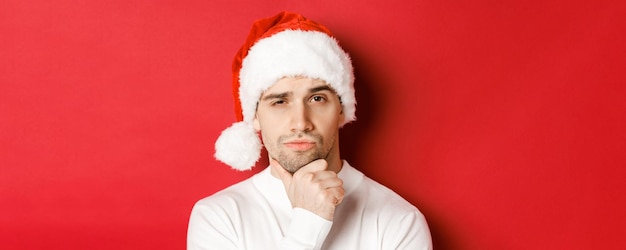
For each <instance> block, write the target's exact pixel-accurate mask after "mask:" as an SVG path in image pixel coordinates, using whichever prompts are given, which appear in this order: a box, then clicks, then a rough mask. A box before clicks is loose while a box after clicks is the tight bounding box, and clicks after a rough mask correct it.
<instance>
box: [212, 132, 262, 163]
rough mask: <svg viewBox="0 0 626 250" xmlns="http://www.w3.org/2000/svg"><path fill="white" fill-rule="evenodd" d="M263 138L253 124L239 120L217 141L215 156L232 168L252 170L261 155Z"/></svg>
mask: <svg viewBox="0 0 626 250" xmlns="http://www.w3.org/2000/svg"><path fill="white" fill-rule="evenodd" d="M261 147H262V144H261V140H260V139H259V136H258V135H257V133H256V131H255V130H254V127H253V126H252V124H249V123H247V122H237V123H234V124H233V125H232V126H230V127H228V128H227V129H225V130H224V131H222V134H221V135H220V137H219V138H217V141H216V142H215V158H216V159H218V160H219V161H221V162H223V163H226V164H228V165H229V166H231V167H232V168H234V169H236V170H239V171H244V170H250V169H252V167H254V164H255V163H256V162H257V161H258V160H259V158H260V157H261Z"/></svg>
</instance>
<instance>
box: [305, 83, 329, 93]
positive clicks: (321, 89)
mask: <svg viewBox="0 0 626 250" xmlns="http://www.w3.org/2000/svg"><path fill="white" fill-rule="evenodd" d="M324 90H328V91H330V92H333V93H335V90H334V89H331V88H330V87H329V86H328V85H322V86H318V87H314V88H311V89H309V93H316V92H320V91H324Z"/></svg>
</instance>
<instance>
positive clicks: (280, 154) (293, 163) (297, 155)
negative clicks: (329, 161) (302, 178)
mask: <svg viewBox="0 0 626 250" xmlns="http://www.w3.org/2000/svg"><path fill="white" fill-rule="evenodd" d="M294 138H307V139H311V140H313V141H314V142H315V147H313V148H311V149H309V150H306V151H291V150H289V149H285V148H281V146H282V145H283V143H284V142H285V141H288V140H291V139H294ZM330 145H331V146H329V147H328V148H325V147H324V139H323V138H322V136H320V135H316V134H308V133H298V134H296V135H284V136H280V137H278V140H276V144H274V145H272V146H271V147H270V148H268V152H269V153H270V157H273V158H274V159H275V160H276V161H278V163H280V165H282V166H283V168H284V169H285V170H287V172H289V173H291V174H293V173H295V172H296V171H298V170H299V169H300V168H302V167H304V166H305V165H307V164H309V163H311V162H312V161H315V160H318V159H326V158H327V157H328V154H329V152H330V151H331V149H332V144H330ZM270 150H272V151H275V152H273V153H274V154H272V152H270Z"/></svg>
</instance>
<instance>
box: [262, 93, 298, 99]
mask: <svg viewBox="0 0 626 250" xmlns="http://www.w3.org/2000/svg"><path fill="white" fill-rule="evenodd" d="M292 94H293V93H291V92H283V93H275V94H268V95H266V96H264V97H263V99H261V100H262V101H267V100H271V99H282V98H285V97H288V96H290V95H292Z"/></svg>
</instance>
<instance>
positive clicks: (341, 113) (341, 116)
mask: <svg viewBox="0 0 626 250" xmlns="http://www.w3.org/2000/svg"><path fill="white" fill-rule="evenodd" d="M345 120H346V116H345V115H343V105H341V111H339V124H338V125H339V127H341V125H342V124H343V122H344V121H345Z"/></svg>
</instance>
